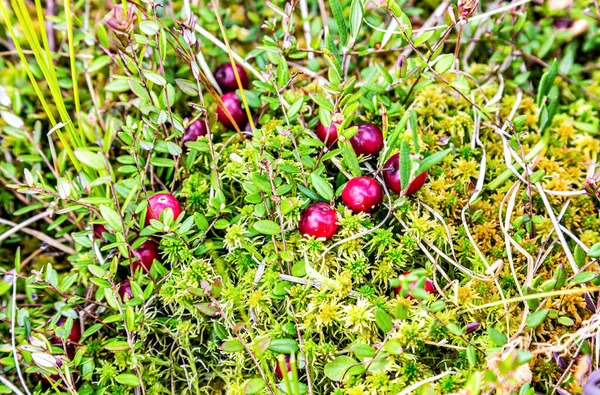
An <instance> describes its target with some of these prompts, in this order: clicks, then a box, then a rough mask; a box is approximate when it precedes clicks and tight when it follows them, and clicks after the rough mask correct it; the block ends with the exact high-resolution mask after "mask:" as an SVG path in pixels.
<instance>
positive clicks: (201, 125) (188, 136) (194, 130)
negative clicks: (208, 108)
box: [182, 119, 208, 144]
mask: <svg viewBox="0 0 600 395" xmlns="http://www.w3.org/2000/svg"><path fill="white" fill-rule="evenodd" d="M207 129H208V128H207V126H206V121H205V120H204V119H197V120H195V121H194V123H192V124H191V125H190V126H188V128H187V129H186V130H185V132H183V139H182V142H183V143H184V144H185V143H187V142H188V141H196V140H198V138H200V137H202V136H206V133H207Z"/></svg>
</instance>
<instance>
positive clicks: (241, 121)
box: [217, 92, 248, 129]
mask: <svg viewBox="0 0 600 395" xmlns="http://www.w3.org/2000/svg"><path fill="white" fill-rule="evenodd" d="M221 101H222V102H223V105H224V106H225V109H227V111H228V112H229V114H230V115H231V117H232V118H233V120H234V121H235V123H236V124H237V125H238V126H239V127H240V128H241V127H243V126H244V125H246V122H248V116H247V115H246V111H244V109H243V108H242V101H241V100H240V99H239V98H238V97H237V95H236V94H235V92H229V93H225V94H224V95H223V96H221ZM217 117H218V118H219V122H221V123H222V124H223V126H225V127H226V128H228V129H232V128H233V122H231V120H230V119H229V118H228V117H227V115H226V113H225V110H224V109H223V107H221V105H220V104H219V106H218V107H217Z"/></svg>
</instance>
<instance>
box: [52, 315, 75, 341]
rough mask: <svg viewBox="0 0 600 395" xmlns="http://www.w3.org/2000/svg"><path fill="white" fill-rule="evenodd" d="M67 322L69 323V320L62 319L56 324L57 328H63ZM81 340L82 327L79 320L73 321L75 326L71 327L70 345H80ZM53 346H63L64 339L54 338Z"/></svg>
mask: <svg viewBox="0 0 600 395" xmlns="http://www.w3.org/2000/svg"><path fill="white" fill-rule="evenodd" d="M65 322H67V319H66V318H65V317H61V318H59V320H58V321H57V322H56V326H63V325H64V324H65ZM79 340H81V325H79V321H78V320H73V326H72V327H71V332H70V333H69V337H68V341H69V342H70V343H79ZM52 344H62V339H60V338H59V337H56V336H53V337H52Z"/></svg>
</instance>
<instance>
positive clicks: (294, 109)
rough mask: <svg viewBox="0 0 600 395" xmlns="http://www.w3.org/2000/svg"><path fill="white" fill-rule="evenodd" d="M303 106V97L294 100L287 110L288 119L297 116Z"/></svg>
mask: <svg viewBox="0 0 600 395" xmlns="http://www.w3.org/2000/svg"><path fill="white" fill-rule="evenodd" d="M303 104H304V97H301V98H299V99H298V100H296V101H295V102H294V103H293V104H292V105H291V106H290V108H289V110H287V115H288V117H289V118H293V117H294V116H295V115H296V114H298V113H299V112H300V109H302V105H303Z"/></svg>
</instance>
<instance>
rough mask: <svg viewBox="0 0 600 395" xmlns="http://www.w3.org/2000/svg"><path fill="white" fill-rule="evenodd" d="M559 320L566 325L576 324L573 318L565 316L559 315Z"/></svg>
mask: <svg viewBox="0 0 600 395" xmlns="http://www.w3.org/2000/svg"><path fill="white" fill-rule="evenodd" d="M558 322H559V323H561V324H563V325H566V326H571V325H575V322H574V321H573V320H572V319H571V318H569V317H565V316H562V317H559V318H558Z"/></svg>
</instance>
